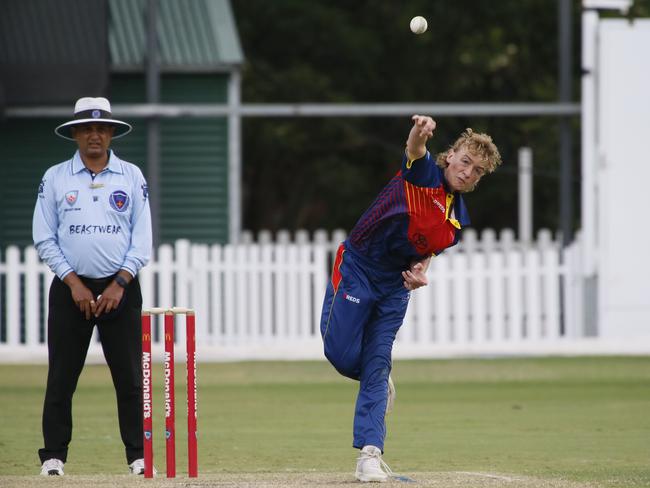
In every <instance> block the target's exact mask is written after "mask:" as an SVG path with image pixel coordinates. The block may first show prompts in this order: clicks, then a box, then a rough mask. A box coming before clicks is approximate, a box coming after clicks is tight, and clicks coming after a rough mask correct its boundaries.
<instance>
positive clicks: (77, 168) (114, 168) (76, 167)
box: [72, 149, 124, 175]
mask: <svg viewBox="0 0 650 488" xmlns="http://www.w3.org/2000/svg"><path fill="white" fill-rule="evenodd" d="M85 169H86V165H85V164H84V162H83V160H82V159H81V155H80V154H79V151H77V152H75V153H74V156H73V157H72V174H73V175H74V174H77V173H79V172H81V171H83V170H85ZM102 171H110V172H111V173H117V174H124V168H123V167H122V161H121V160H120V158H118V157H117V156H116V155H115V153H114V152H113V150H112V149H109V150H108V164H107V165H106V167H105V168H104V169H103V170H102Z"/></svg>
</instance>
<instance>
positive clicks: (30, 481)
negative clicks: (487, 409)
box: [0, 472, 600, 488]
mask: <svg viewBox="0 0 650 488" xmlns="http://www.w3.org/2000/svg"><path fill="white" fill-rule="evenodd" d="M163 476H164V475H163ZM405 477H408V478H410V479H411V480H412V481H410V482H409V481H399V480H391V481H389V482H388V483H384V484H382V485H381V486H382V487H390V486H400V487H404V488H408V487H413V488H420V487H425V486H431V487H436V488H502V487H513V488H515V487H516V488H596V487H598V486H600V485H598V484H590V483H578V482H573V481H568V480H563V479H539V478H531V477H526V476H519V475H510V474H502V473H485V472H441V473H406V474H405ZM0 486H3V487H6V488H32V487H34V488H41V487H45V486H47V487H50V488H58V487H61V488H63V487H73V488H74V487H80V488H81V487H83V488H88V487H90V488H103V487H106V488H109V487H110V488H113V487H137V488H171V487H182V488H211V487H215V488H240V487H241V488H248V487H250V488H281V487H309V486H316V487H318V486H321V487H337V488H338V487H357V488H358V487H359V486H360V483H359V482H357V481H355V480H354V477H353V474H352V473H245V474H242V473H219V474H206V475H200V476H199V478H195V479H190V478H187V477H178V478H175V479H167V478H164V477H162V476H158V477H156V478H155V479H152V480H149V479H144V478H141V477H137V478H136V477H133V476H129V475H113V476H108V475H106V476H81V475H79V476H77V475H66V476H64V477H62V478H56V477H47V478H46V477H43V476H0ZM370 486H377V485H376V484H372V485H370Z"/></svg>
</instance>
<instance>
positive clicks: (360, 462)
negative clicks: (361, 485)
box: [354, 446, 393, 483]
mask: <svg viewBox="0 0 650 488" xmlns="http://www.w3.org/2000/svg"><path fill="white" fill-rule="evenodd" d="M392 474H393V472H392V471H391V469H390V468H389V467H388V465H387V464H386V463H385V462H384V461H383V459H382V458H381V449H379V448H378V447H375V446H364V448H363V449H361V455H360V456H359V457H358V458H357V471H356V472H355V473H354V476H356V478H357V479H358V480H359V481H363V482H367V481H377V482H380V483H381V482H384V481H388V478H389V477H390V476H391V475H392Z"/></svg>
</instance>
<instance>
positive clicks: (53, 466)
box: [41, 458, 63, 476]
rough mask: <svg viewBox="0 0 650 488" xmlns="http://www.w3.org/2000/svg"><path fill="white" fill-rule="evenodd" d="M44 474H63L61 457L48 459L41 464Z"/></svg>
mask: <svg viewBox="0 0 650 488" xmlns="http://www.w3.org/2000/svg"><path fill="white" fill-rule="evenodd" d="M41 475H42V476H63V461H61V460H60V459H56V458H52V459H48V460H47V461H45V462H44V463H43V466H41Z"/></svg>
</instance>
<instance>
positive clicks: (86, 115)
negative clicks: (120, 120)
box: [74, 109, 112, 119]
mask: <svg viewBox="0 0 650 488" xmlns="http://www.w3.org/2000/svg"><path fill="white" fill-rule="evenodd" d="M74 118H75V119H110V118H112V116H111V113H110V112H107V111H106V110H99V109H93V110H84V111H82V112H77V113H75V114H74Z"/></svg>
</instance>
